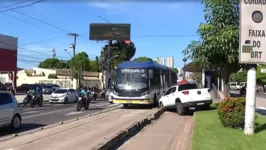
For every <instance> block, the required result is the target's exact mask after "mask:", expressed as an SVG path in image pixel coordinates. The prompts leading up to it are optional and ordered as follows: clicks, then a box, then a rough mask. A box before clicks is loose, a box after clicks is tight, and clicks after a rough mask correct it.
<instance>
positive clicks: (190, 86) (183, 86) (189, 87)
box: [178, 84, 197, 91]
mask: <svg viewBox="0 0 266 150" xmlns="http://www.w3.org/2000/svg"><path fill="white" fill-rule="evenodd" d="M196 88H197V85H196V84H180V85H179V86H178V91H183V90H192V89H196Z"/></svg>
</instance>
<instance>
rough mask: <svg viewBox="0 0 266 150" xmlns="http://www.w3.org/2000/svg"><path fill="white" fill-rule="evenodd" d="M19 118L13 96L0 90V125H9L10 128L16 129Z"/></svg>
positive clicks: (18, 125) (18, 111)
mask: <svg viewBox="0 0 266 150" xmlns="http://www.w3.org/2000/svg"><path fill="white" fill-rule="evenodd" d="M21 120H22V119H21V115H20V109H19V106H18V102H17V100H16V98H15V96H13V94H10V93H8V92H3V91H0V127H4V126H7V125H10V127H11V128H13V129H18V128H19V127H20V125H21Z"/></svg>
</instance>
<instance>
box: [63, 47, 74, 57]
mask: <svg viewBox="0 0 266 150" xmlns="http://www.w3.org/2000/svg"><path fill="white" fill-rule="evenodd" d="M64 50H65V51H66V52H67V53H68V55H69V56H70V57H71V58H72V55H71V54H70V53H69V51H68V50H67V49H64Z"/></svg>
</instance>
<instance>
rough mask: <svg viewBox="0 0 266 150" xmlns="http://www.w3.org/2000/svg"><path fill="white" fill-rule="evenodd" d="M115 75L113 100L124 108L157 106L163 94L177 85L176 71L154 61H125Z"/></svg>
mask: <svg viewBox="0 0 266 150" xmlns="http://www.w3.org/2000/svg"><path fill="white" fill-rule="evenodd" d="M115 74H116V75H115V81H114V83H113V90H112V97H111V99H112V101H113V103H116V104H123V105H124V107H128V106H129V105H136V104H137V105H139V104H141V105H156V104H158V102H159V99H160V97H161V96H162V95H163V93H164V92H165V91H166V90H167V89H168V88H169V87H170V86H172V85H174V84H176V83H177V75H176V72H175V71H174V70H172V69H171V68H169V67H167V66H164V65H160V64H158V63H156V62H153V61H124V62H122V63H120V64H119V65H118V66H117V70H116V73H115Z"/></svg>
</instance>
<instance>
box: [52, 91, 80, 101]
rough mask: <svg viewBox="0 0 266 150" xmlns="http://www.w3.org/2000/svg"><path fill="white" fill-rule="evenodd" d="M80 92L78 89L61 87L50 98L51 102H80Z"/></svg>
mask: <svg viewBox="0 0 266 150" xmlns="http://www.w3.org/2000/svg"><path fill="white" fill-rule="evenodd" d="M78 99H79V97H78V93H77V91H76V90H74V89H71V88H61V89H58V90H55V91H54V92H53V93H52V94H51V96H50V98H49V102H50V103H65V104H66V103H68V102H78Z"/></svg>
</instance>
